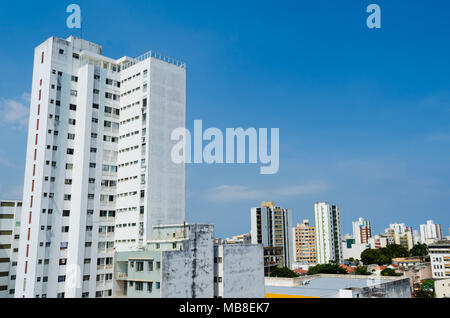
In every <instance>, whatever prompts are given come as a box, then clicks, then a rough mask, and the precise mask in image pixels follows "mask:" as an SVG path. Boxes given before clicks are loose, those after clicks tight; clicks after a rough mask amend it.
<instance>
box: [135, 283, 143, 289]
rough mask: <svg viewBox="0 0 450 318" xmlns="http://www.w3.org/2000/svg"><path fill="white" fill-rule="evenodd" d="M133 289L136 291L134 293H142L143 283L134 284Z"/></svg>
mask: <svg viewBox="0 0 450 318" xmlns="http://www.w3.org/2000/svg"><path fill="white" fill-rule="evenodd" d="M135 289H136V291H143V290H144V283H143V282H136V285H135Z"/></svg>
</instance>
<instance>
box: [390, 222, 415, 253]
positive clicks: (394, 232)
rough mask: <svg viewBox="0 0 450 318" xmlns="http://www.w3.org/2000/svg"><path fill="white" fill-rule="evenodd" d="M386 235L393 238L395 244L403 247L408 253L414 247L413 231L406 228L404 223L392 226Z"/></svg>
mask: <svg viewBox="0 0 450 318" xmlns="http://www.w3.org/2000/svg"><path fill="white" fill-rule="evenodd" d="M385 233H386V234H387V235H388V236H390V237H391V239H392V243H393V244H397V245H401V246H403V247H404V248H406V249H407V250H408V251H409V250H411V249H412V248H413V247H414V241H415V240H414V232H413V229H412V228H411V227H407V226H405V224H403V223H400V224H398V223H394V224H390V225H389V228H387V229H386V230H385Z"/></svg>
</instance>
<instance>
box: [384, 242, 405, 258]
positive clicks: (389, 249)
mask: <svg viewBox="0 0 450 318" xmlns="http://www.w3.org/2000/svg"><path fill="white" fill-rule="evenodd" d="M381 250H382V251H381V252H382V254H383V255H386V256H389V257H390V258H391V259H392V258H397V257H407V256H409V252H408V250H407V249H406V248H405V247H403V246H401V245H398V244H390V245H388V246H386V247H385V248H382V249H381Z"/></svg>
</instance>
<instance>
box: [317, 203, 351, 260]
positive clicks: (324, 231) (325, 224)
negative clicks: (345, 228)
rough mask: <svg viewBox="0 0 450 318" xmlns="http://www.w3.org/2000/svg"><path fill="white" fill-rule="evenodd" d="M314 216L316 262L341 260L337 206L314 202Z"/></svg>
mask: <svg viewBox="0 0 450 318" xmlns="http://www.w3.org/2000/svg"><path fill="white" fill-rule="evenodd" d="M314 217H315V236H316V257H317V263H318V264H327V263H329V262H330V261H336V262H340V261H343V259H344V258H343V253H342V243H341V240H342V237H341V217H340V212H339V207H338V206H337V205H332V204H329V203H326V202H318V203H315V204H314Z"/></svg>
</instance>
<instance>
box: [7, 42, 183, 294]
mask: <svg viewBox="0 0 450 318" xmlns="http://www.w3.org/2000/svg"><path fill="white" fill-rule="evenodd" d="M185 89H186V69H185V65H184V64H183V63H182V62H179V61H176V60H173V59H170V58H166V57H163V56H160V55H158V54H155V53H154V52H149V53H146V54H144V55H142V56H140V57H138V58H131V57H126V56H125V57H122V58H120V59H111V58H108V57H106V56H103V55H102V48H101V46H100V45H98V44H95V43H92V42H89V41H85V40H83V39H79V38H76V37H73V36H71V37H69V38H67V39H60V38H56V37H51V38H49V39H47V40H46V41H45V42H43V43H42V44H40V45H39V46H37V47H36V49H35V51H34V68H33V79H32V91H31V103H30V117H29V125H28V146H27V155H26V167H25V180H24V191H23V213H22V219H21V225H22V227H21V233H20V248H19V256H18V265H17V275H16V276H17V280H16V288H15V297H18V298H23V297H26V298H34V297H36V298H39V297H41V298H46V297H51V298H53V297H59V298H63V297H66V298H67V297H69V298H74V297H110V296H112V286H113V284H112V274H113V256H114V255H113V252H114V249H116V250H134V249H139V248H140V247H143V246H145V243H146V241H147V240H149V239H150V238H151V237H152V233H151V232H152V227H153V225H157V224H174V223H183V222H184V220H185V173H184V169H185V168H184V165H183V164H180V165H176V164H175V163H173V162H172V161H171V158H170V153H171V148H172V144H171V141H170V134H171V132H172V130H173V129H175V128H178V127H184V126H185Z"/></svg>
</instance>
